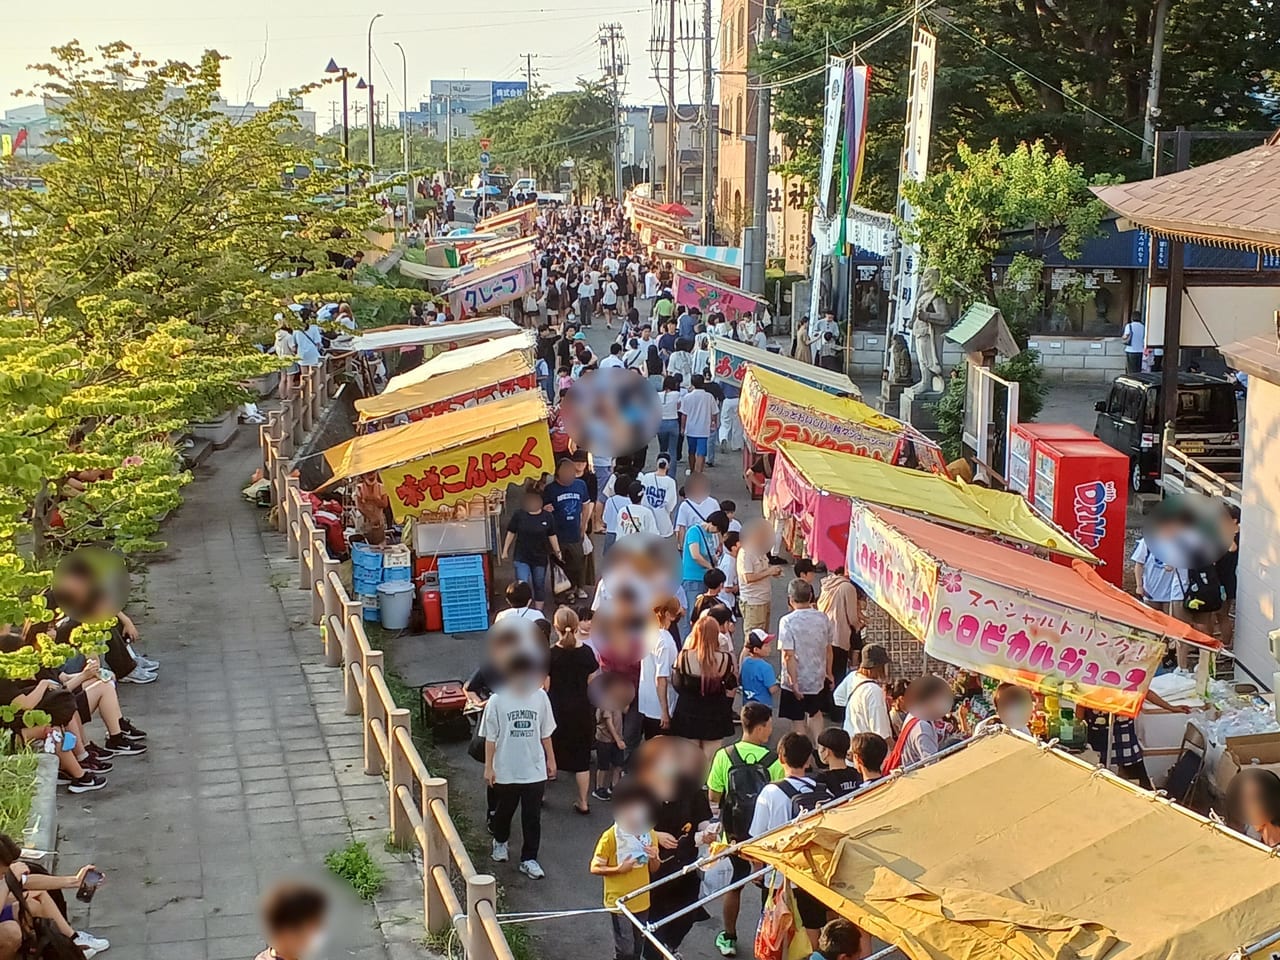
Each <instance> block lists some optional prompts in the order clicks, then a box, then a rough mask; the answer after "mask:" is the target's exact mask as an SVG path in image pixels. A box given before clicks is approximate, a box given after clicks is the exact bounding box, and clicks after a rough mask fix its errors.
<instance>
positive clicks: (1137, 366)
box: [1120, 313, 1147, 373]
mask: <svg viewBox="0 0 1280 960" xmlns="http://www.w3.org/2000/svg"><path fill="white" fill-rule="evenodd" d="M1120 339H1121V341H1122V342H1123V343H1124V369H1125V372H1126V373H1138V372H1139V371H1141V370H1142V352H1143V351H1144V350H1145V349H1146V348H1147V325H1146V324H1145V323H1143V322H1142V320H1141V319H1140V315H1139V314H1136V313H1135V314H1134V315H1133V319H1132V320H1130V321H1129V322H1128V323H1126V324H1125V325H1124V332H1123V333H1122V334H1121V335H1120Z"/></svg>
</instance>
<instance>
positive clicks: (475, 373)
mask: <svg viewBox="0 0 1280 960" xmlns="http://www.w3.org/2000/svg"><path fill="white" fill-rule="evenodd" d="M537 385H538V378H537V376H536V375H535V374H534V371H533V364H531V363H530V362H529V360H528V358H527V357H525V356H524V354H523V353H521V352H519V351H512V352H507V353H502V354H499V355H498V356H495V357H492V358H490V359H488V360H483V361H480V362H479V363H475V364H472V365H469V366H468V367H466V368H465V369H460V370H451V371H448V372H446V373H441V374H438V375H436V376H433V377H430V378H429V379H427V380H423V381H420V382H418V383H415V384H410V385H408V386H404V387H401V388H400V389H398V390H387V391H384V392H383V393H381V394H379V395H378V396H376V397H365V398H364V399H361V400H357V401H356V404H355V406H356V412H357V414H358V416H359V421H358V424H357V431H358V432H360V433H372V432H373V431H375V430H382V429H385V428H386V427H388V426H391V425H392V421H393V420H394V419H395V418H397V417H401V416H403V417H407V418H408V420H410V421H414V420H425V419H426V418H427V417H435V416H439V415H440V414H443V413H449V412H451V411H453V410H461V409H463V408H464V407H474V406H477V405H478V404H482V403H485V402H487V401H489V400H496V399H498V398H499V397H506V396H510V395H511V394H514V393H520V392H521V391H524V390H532V389H534V388H535V387H537Z"/></svg>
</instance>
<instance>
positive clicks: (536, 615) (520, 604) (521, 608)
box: [493, 580, 547, 623]
mask: <svg viewBox="0 0 1280 960" xmlns="http://www.w3.org/2000/svg"><path fill="white" fill-rule="evenodd" d="M507 603H508V604H509V606H508V607H507V609H505V610H499V611H498V613H497V614H496V615H495V616H494V618H493V622H494V623H497V622H498V621H499V620H506V619H507V618H508V617H514V618H515V619H517V620H545V619H547V615H546V614H545V613H543V612H542V611H541V610H539V609H538V608H537V607H535V606H534V605H533V584H530V583H525V582H524V581H523V580H516V581H514V582H512V583H509V584H507Z"/></svg>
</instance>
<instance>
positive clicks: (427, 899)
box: [422, 777, 453, 933]
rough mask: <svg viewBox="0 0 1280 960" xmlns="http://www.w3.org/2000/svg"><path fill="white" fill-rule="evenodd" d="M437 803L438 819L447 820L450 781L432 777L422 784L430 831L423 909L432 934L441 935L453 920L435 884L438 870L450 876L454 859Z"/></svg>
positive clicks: (424, 817)
mask: <svg viewBox="0 0 1280 960" xmlns="http://www.w3.org/2000/svg"><path fill="white" fill-rule="evenodd" d="M437 800H438V801H440V808H441V809H440V814H439V816H444V817H447V816H448V815H449V781H448V780H446V779H445V778H444V777H432V778H431V779H430V780H426V781H424V782H423V784H422V820H423V824H424V825H425V826H426V831H427V843H426V849H424V850H423V851H422V856H423V869H424V870H425V871H426V874H425V876H424V879H423V884H422V909H423V918H424V919H425V921H426V924H427V931H428V932H429V933H442V932H444V931H445V930H448V929H449V928H450V927H451V926H452V925H453V917H451V916H450V915H449V910H448V908H447V907H446V906H445V903H444V896H443V895H442V894H441V893H440V888H439V887H438V886H437V884H436V881H435V868H436V867H443V868H444V871H445V873H446V874H447V873H448V872H449V866H450V864H451V862H452V859H453V857H452V854H451V853H450V852H449V843H448V841H447V840H445V838H444V831H443V830H441V829H440V820H439V816H437V814H436V811H435V809H434V807H435V804H436V801H437Z"/></svg>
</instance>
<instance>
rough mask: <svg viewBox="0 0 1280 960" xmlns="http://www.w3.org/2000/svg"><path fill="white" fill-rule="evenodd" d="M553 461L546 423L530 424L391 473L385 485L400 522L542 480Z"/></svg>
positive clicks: (390, 469)
mask: <svg viewBox="0 0 1280 960" xmlns="http://www.w3.org/2000/svg"><path fill="white" fill-rule="evenodd" d="M553 465H554V459H553V456H552V451H551V438H550V435H549V434H548V432H547V425H546V423H545V422H538V423H532V424H528V425H526V426H523V427H520V428H519V429H516V430H508V431H506V432H504V433H500V434H498V435H497V436H494V437H489V438H488V439H485V440H480V441H477V442H476V443H472V444H468V445H467V446H464V447H459V448H457V449H454V450H446V451H443V452H441V453H437V454H434V455H432V456H430V457H423V458H422V459H420V460H414V461H411V462H409V463H406V464H402V465H400V466H395V467H387V468H385V469H383V471H382V483H383V486H384V487H385V488H386V490H387V493H388V495H389V497H390V499H391V512H392V514H393V515H394V516H395V518H396V520H397V521H400V520H403V519H404V518H405V517H417V516H421V515H423V514H429V513H435V512H439V511H441V510H447V508H449V507H452V506H453V505H454V504H457V503H460V502H463V501H467V500H471V499H472V498H473V497H475V496H477V495H479V496H487V495H488V494H490V493H493V492H494V491H497V490H505V489H506V488H507V485H508V484H513V483H523V482H524V481H526V480H537V479H538V478H539V477H541V476H542V474H543V473H548V472H550V471H551V469H552V468H553Z"/></svg>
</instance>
